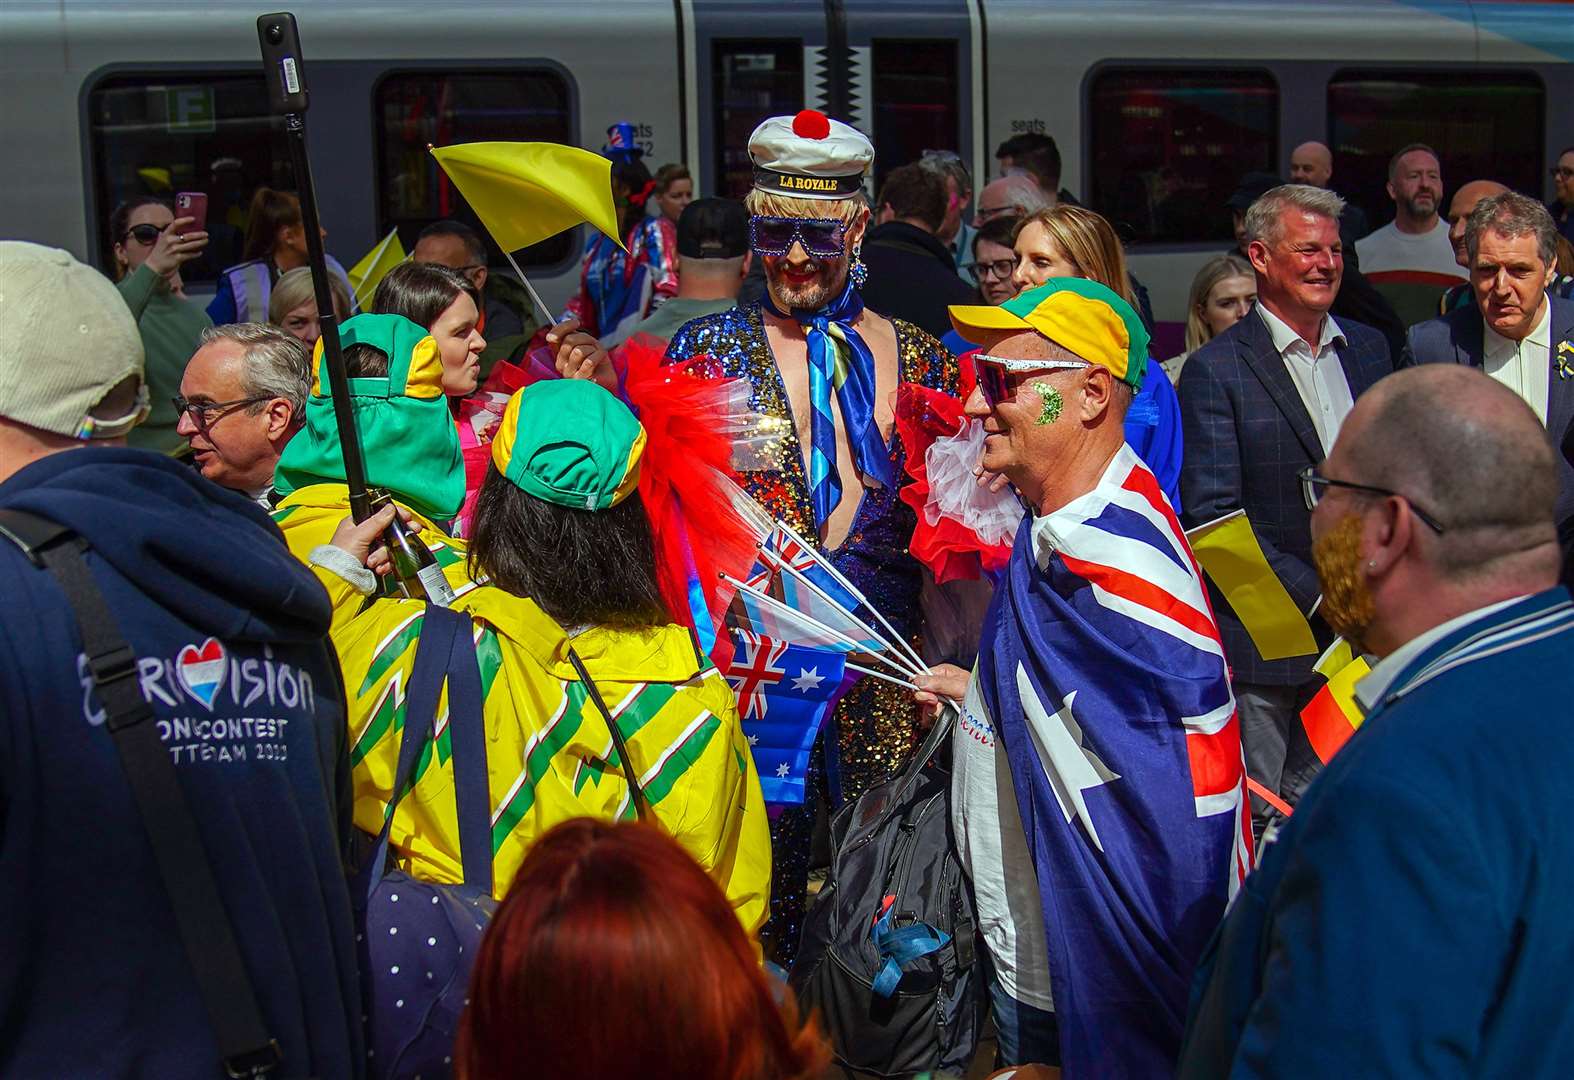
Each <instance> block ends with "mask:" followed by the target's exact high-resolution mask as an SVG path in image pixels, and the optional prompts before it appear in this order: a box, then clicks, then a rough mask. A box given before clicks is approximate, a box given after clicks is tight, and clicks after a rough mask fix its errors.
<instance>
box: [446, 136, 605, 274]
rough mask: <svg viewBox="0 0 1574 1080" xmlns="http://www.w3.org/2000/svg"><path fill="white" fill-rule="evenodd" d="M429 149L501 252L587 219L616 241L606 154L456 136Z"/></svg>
mask: <svg viewBox="0 0 1574 1080" xmlns="http://www.w3.org/2000/svg"><path fill="white" fill-rule="evenodd" d="M432 156H433V157H435V158H436V159H437V163H438V164H439V165H441V166H442V168H443V171H444V172H446V173H447V174H448V177H449V179H451V180H452V181H453V182H454V186H455V187H457V188H458V189H459V192H460V194H462V195H463V196H464V197H465V201H466V202H468V203H469V204H470V208H471V209H472V210H474V211H475V212H476V216H477V217H479V218H480V219H481V222H482V224H484V225H485V226H486V228H487V231H488V232H490V233H491V234H492V238H493V239H494V240H496V241H497V243H498V246H499V247H501V248H502V249H503V250H504V251H505V252H512V251H518V250H519V249H520V248H522V247H529V246H530V245H531V244H536V243H540V242H541V241H542V240H545V239H547V238H548V237H550V236H556V235H557V234H558V233H560V232H562V231H563V230H564V229H571V228H573V227H574V226H575V225H578V224H579V223H580V222H589V223H590V224H591V225H594V226H595V227H596V228H598V229H600V230H601V231H602V232H604V233H606V234H607V235H608V236H609V237H611V238H612V239H613V240H614V241H616V242H617V244H618V245H619V246H620V247H621V246H622V245H623V238H622V237H620V236H619V235H618V211H617V206H616V205H614V203H613V201H612V162H610V161H608V160H607V159H606V158H604V157H602V156H601V155H600V154H593V153H591V152H590V151H589V150H581V149H580V148H579V147H577V146H563V145H561V144H559V143H541V142H483V143H461V144H460V145H458V146H438V147H433V148H432Z"/></svg>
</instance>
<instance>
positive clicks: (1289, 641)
mask: <svg viewBox="0 0 1574 1080" xmlns="http://www.w3.org/2000/svg"><path fill="white" fill-rule="evenodd" d="M1186 539H1187V541H1189V542H1190V543H1191V550H1192V553H1193V554H1195V555H1196V556H1197V561H1198V562H1199V563H1201V564H1202V568H1203V570H1205V571H1207V574H1208V577H1209V578H1210V579H1212V581H1213V583H1214V584H1215V585H1217V586H1218V587H1219V591H1220V592H1222V593H1223V594H1224V598H1225V600H1227V601H1229V604H1230V610H1232V611H1234V612H1235V614H1236V616H1237V617H1239V618H1240V620H1241V624H1242V625H1243V626H1245V627H1246V632H1247V633H1248V634H1250V635H1251V639H1252V643H1253V644H1255V645H1256V646H1257V651H1258V652H1259V653H1261V654H1262V658H1263V659H1264V660H1281V659H1283V658H1285V657H1288V656H1307V655H1309V654H1311V653H1315V652H1316V651H1317V640H1316V639H1315V638H1314V637H1313V636H1312V627H1311V624H1310V623H1309V622H1307V619H1306V615H1305V614H1304V613H1302V612H1301V610H1300V609H1299V608H1297V607H1296V606H1295V601H1294V600H1292V599H1290V594H1289V593H1288V592H1286V591H1285V588H1284V584H1283V583H1282V582H1281V581H1280V580H1279V578H1278V575H1276V574H1275V573H1274V572H1273V567H1271V566H1269V565H1268V557H1267V556H1266V555H1264V554H1263V550H1262V545H1261V544H1259V543H1258V542H1257V534H1256V533H1254V532H1252V524H1251V522H1250V521H1248V520H1247V519H1246V513H1245V511H1242V510H1237V511H1235V512H1234V513H1232V514H1226V515H1225V516H1224V517H1222V518H1219V519H1218V520H1216V521H1210V522H1208V523H1207V524H1206V525H1198V526H1197V527H1196V528H1195V529H1192V530H1190V531H1189V532H1187V533H1186Z"/></svg>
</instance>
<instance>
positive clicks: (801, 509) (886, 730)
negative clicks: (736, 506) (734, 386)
mask: <svg viewBox="0 0 1574 1080" xmlns="http://www.w3.org/2000/svg"><path fill="white" fill-rule="evenodd" d="M891 322H892V323H893V325H894V326H895V327H896V343H897V354H898V358H899V370H900V373H901V381H903V382H915V383H919V384H921V385H923V386H927V387H930V388H931V389H935V390H942V391H945V392H946V393H949V394H955V393H956V392H957V362H956V359H955V358H954V357H952V356H951V354H950V353H948V352H947V351H946V350H945V348H944V347H943V346H942V345H941V344H940V343H939V342H938V341H936V340H935V339H934V338H933V337H931V336H930V335H929V334H927V333H925V332H924V331H923V330H920V329H919V328H918V327H916V326H914V325H913V324H911V323H908V322H904V321H902V320H900V319H892V320H891ZM698 356H703V357H708V358H709V359H710V362H711V364H712V365H713V367H711V368H709V369H708V370H707V373H708V374H711V375H713V376H715V377H734V378H737V377H741V378H746V379H748V380H749V382H750V384H751V385H752V386H753V388H754V390H753V394H752V398H751V405H752V407H753V408H754V410H755V411H757V412H759V413H761V414H762V415H764V416H767V417H772V418H775V419H777V420H779V421H781V422H782V432H783V434H782V438H781V440H780V442H779V444H777V446H776V447H775V448H774V454H773V457H774V467H772V468H767V469H762V470H758V471H751V472H745V473H744V474H743V486H744V488H745V489H746V490H747V491H748V492H749V494H750V495H752V496H753V497H754V498H755V499H756V500H758V501H759V503H760V505H762V506H764V507H765V509H766V511H767V512H769V513H770V514H771V516H773V517H775V518H777V519H778V520H782V521H786V522H787V523H788V524H789V525H791V526H792V527H793V528H794V529H796V530H797V531H798V533H799V534H800V535H802V536H806V537H813V536H814V535H815V534H816V530H815V527H814V512H813V508H812V505H811V503H810V500H809V484H808V479H807V477H806V476H805V474H804V465H803V452H802V448H801V446H800V444H799V441H798V436H797V426H796V425H795V424H794V422H793V417H792V408H791V406H790V405H789V403H788V401H787V391H786V387H785V386H784V385H783V383H782V378H781V374H780V372H779V371H778V370H777V367H776V361H775V358H774V356H773V355H772V354H771V348H770V344H769V342H768V341H767V340H766V337H765V324H764V321H763V319H762V318H761V308H760V305H759V304H750V305H747V306H745V307H741V308H735V309H733V310H731V311H724V312H721V313H720V314H716V315H706V316H703V317H702V318H698V319H695V320H693V321H692V322H689V323H686V324H684V326H683V327H682V328H681V329H680V330H679V331H678V332H677V334H676V335H674V337H673V338H672V341H671V343H670V344H669V345H668V347H667V358H668V359H669V360H673V361H679V360H688V359H691V358H693V357H698ZM788 362H792V361H791V358H789V360H788ZM802 362H804V363H807V354H806V355H805V358H804V360H803V361H802ZM890 452H891V458H892V461H893V462H895V464H896V474H897V475H898V476H900V477H903V479H904V482H905V479H906V474H905V473H904V472H903V469H902V466H903V464H904V461H905V454H904V452H903V450H902V445H901V440H900V439H898V438H897V436H896V434H895V432H893V433H892V435H891V440H890ZM916 524H917V518H916V517H915V516H914V513H913V511H912V509H911V508H910V507H909V506H907V504H906V503H904V502H902V500H901V499H900V498H898V497H897V492H896V491H895V490H893V489H888V488H869V487H865V488H863V498H862V501H861V502H860V503H859V506H858V511H857V513H856V514H855V515H854V517H853V524H852V528H851V529H850V530H849V532H848V534H847V538H846V539H845V540H844V541H843V542H842V545H841V546H840V547H839V548H837V549H836V550H835V551H833V552H830V553H829V555H830V559H831V562H832V563H834V564H835V565H836V568H837V569H838V570H840V571H841V572H842V573H843V574H846V575H847V577H848V578H849V579H851V581H852V582H853V583H854V584H855V585H857V586H858V588H859V589H861V590H863V593H864V595H865V596H867V597H868V598H869V601H870V602H871V603H872V604H874V606H875V607H876V608H878V609H879V610H880V612H881V613H882V614H884V615H885V617H886V618H888V619H890V620H891V624H892V625H893V626H894V627H896V629H897V630H898V631H899V632H901V633H902V634H903V635H904V636H906V637H908V638H912V637H914V636H915V635H916V634H917V632H918V630H919V621H920V619H919V608H918V596H919V588H920V584H921V578H920V570H919V564H918V562H917V560H915V559H914V558H912V556H910V555H909V554H908V553H907V545H908V543H909V541H910V540H911V538H912V535H913V527H914V526H915V525H916ZM874 681H875V680H872V679H864V680H862V683H861V684H860V687H859V691H862V692H856V691H855V692H854V693H852V694H849V695H848V697H847V699H846V701H845V702H844V708H843V709H842V710H840V711H839V720H840V723H841V725H842V731H841V735H842V738H841V740H840V741H841V744H842V757H843V762H842V764H843V773H842V788H843V795H844V796H847V797H851V796H853V795H856V794H857V793H858V792H859V791H861V790H863V789H864V788H866V787H867V786H868V785H869V784H871V783H875V782H879V781H880V780H882V779H884V778H885V776H886V775H888V774H889V773H890V772H891V771H892V770H893V769H894V768H896V767H899V766H900V764H901V762H902V760H904V759H905V757H906V754H907V751H908V749H909V744H910V742H911V738H912V718H911V714H912V710H911V709H910V708H909V707H908V705H909V704H910V702H909V701H906V700H905V691H902V690H901V689H900V688H898V687H889V686H882V687H880V690H881V691H883V692H881V693H876V692H875V688H874V687H873V686H872V685H870V684H872V683H874ZM892 691H894V693H892ZM849 710H851V712H852V713H853V714H855V715H848V713H849ZM871 713H873V714H875V715H871ZM860 727H862V728H863V729H864V730H863V732H862V734H861V735H860V732H859V730H858V729H859V728H860Z"/></svg>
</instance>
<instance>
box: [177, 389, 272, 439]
mask: <svg viewBox="0 0 1574 1080" xmlns="http://www.w3.org/2000/svg"><path fill="white" fill-rule="evenodd" d="M275 396H276V395H274V394H253V395H252V396H251V397H244V398H236V399H235V400H234V401H192V400H190V399H188V398H185V397H182V396H180V395H178V394H177V395H176V396H175V397H173V398H171V399H170V400H171V401H173V402H174V404H175V412H176V413H177V414H178V413H185V414H186V415H187V416H189V417H191V422H192V423H193V424H195V425H197V432H198V434H201V435H206V434H207V433H208V429H209V428H211V427H212V426H213V425H214V424H217V423H218V422H219V421H220V420H222V419H224V418H225V417H226V416H228V415H229V414H230V413H232V412H234V411H235V410H236V409H242V408H245V407H246V406H248V405H256V404H259V403H261V402H264V401H272V400H273V398H274V397H275Z"/></svg>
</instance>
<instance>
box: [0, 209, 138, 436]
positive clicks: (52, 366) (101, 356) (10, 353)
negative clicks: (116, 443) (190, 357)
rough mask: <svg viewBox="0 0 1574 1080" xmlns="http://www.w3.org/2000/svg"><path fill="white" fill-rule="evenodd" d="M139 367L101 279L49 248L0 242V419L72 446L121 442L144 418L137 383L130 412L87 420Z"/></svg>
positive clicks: (128, 320)
mask: <svg viewBox="0 0 1574 1080" xmlns="http://www.w3.org/2000/svg"><path fill="white" fill-rule="evenodd" d="M142 366H143V360H142V335H141V334H140V333H139V332H138V331H137V323H136V320H135V319H133V318H132V317H131V310H130V309H129V308H127V307H126V302H125V301H124V300H123V299H121V296H120V290H118V289H116V288H115V286H114V285H113V284H112V283H111V282H110V281H109V279H108V278H106V277H105V276H104V275H103V274H100V273H99V272H98V271H97V270H94V269H93V268H92V267H90V266H84V265H83V264H82V263H79V262H77V261H76V259H74V258H72V257H71V253H70V252H67V251H62V250H60V249H59V248H52V247H44V246H43V245H41V244H28V243H23V242H22V241H19V240H0V416H4V417H7V418H8V419H11V420H15V421H18V422H19V423H23V424H27V425H28V426H29V427H35V428H38V429H40V430H41V431H49V432H53V433H54V434H56V435H65V436H68V437H70V438H73V439H108V438H114V437H116V436H119V435H124V434H125V433H126V432H128V431H130V430H131V429H132V428H133V427H135V426H136V425H137V424H138V423H139V422H140V421H141V420H142V419H143V417H145V416H146V415H147V386H146V384H144V385H143V386H142V388H141V393H140V394H139V395H138V403H137V407H136V408H135V410H134V411H133V412H131V413H128V414H126V415H125V416H120V417H94V416H93V415H92V412H93V409H94V408H95V407H96V406H97V405H98V403H99V402H100V401H102V400H103V399H104V395H105V394H107V393H109V391H110V390H112V389H114V388H115V387H116V386H118V385H119V384H120V383H121V382H123V381H124V380H125V379H126V378H127V377H129V376H132V375H135V376H136V377H137V379H138V381H139V382H140V381H141V380H142V377H143V376H142Z"/></svg>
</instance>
